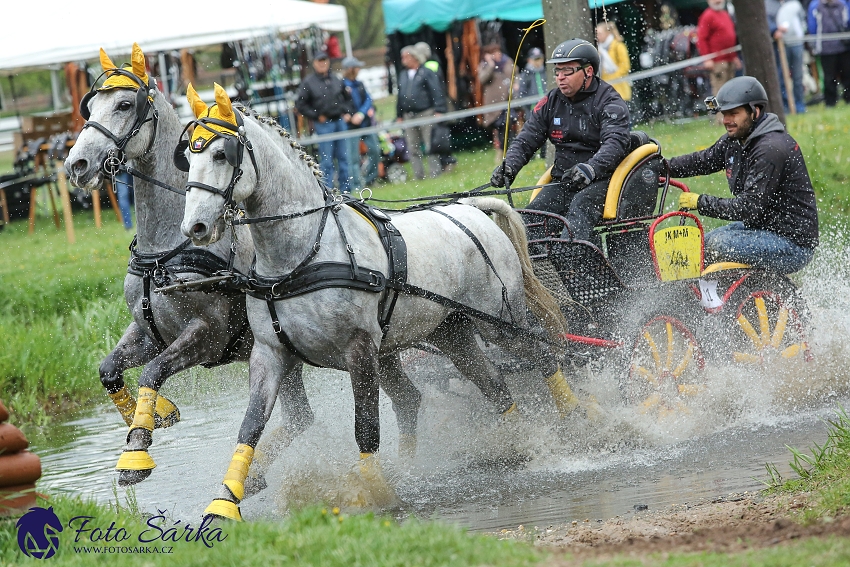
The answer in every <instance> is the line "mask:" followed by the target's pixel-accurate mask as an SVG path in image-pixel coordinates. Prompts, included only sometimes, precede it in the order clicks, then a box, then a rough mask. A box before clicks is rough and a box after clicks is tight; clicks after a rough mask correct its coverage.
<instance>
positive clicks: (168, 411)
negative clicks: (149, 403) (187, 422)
mask: <svg viewBox="0 0 850 567" xmlns="http://www.w3.org/2000/svg"><path fill="white" fill-rule="evenodd" d="M178 421H180V410H179V409H177V406H176V405H175V404H174V402H172V401H171V400H169V399H168V398H166V397H165V396H163V395H162V394H159V395H158V396H157V397H156V407H155V408H154V413H153V427H154V429H165V428H166V427H171V426H172V425H174V424H175V423H177V422H178Z"/></svg>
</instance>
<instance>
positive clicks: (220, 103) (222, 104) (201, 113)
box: [186, 83, 238, 154]
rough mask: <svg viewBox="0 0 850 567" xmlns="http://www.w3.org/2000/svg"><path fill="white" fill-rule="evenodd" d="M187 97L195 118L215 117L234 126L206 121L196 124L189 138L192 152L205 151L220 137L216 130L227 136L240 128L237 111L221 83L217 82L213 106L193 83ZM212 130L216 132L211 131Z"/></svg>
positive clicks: (187, 90) (188, 89)
mask: <svg viewBox="0 0 850 567" xmlns="http://www.w3.org/2000/svg"><path fill="white" fill-rule="evenodd" d="M186 98H187V99H188V101H189V105H190V106H191V107H192V112H193V113H194V114H195V118H197V119H201V118H214V119H216V120H221V121H222V122H226V123H228V124H232V125H233V128H228V127H226V126H221V125H219V124H214V123H211V122H206V123H204V125H203V126H196V127H195V130H194V131H193V132H192V136H191V137H190V138H189V151H190V152H193V153H196V154H197V153H200V152H202V151H204V149H205V148H206V147H207V145H208V144H209V143H210V142H212V141H213V140H214V139H216V138H217V137H218V135H217V134H216V133H215V132H220V133H221V134H224V135H227V136H233V135H234V132H236V129H237V128H238V126H237V124H236V114H235V112H236V111H235V110H234V109H233V105H232V104H231V102H230V97H229V96H228V95H227V92H226V91H225V90H224V88H223V87H222V86H221V85H219V84H218V83H215V100H216V103H215V104H214V105H212V106H207V105H206V104H205V103H204V101H202V100H201V98H200V97H199V96H198V93H197V92H196V91H195V89H194V88H192V86H191V85H189V87H188V88H187V89H186ZM211 130H213V131H214V132H211Z"/></svg>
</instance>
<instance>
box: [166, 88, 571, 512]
mask: <svg viewBox="0 0 850 567" xmlns="http://www.w3.org/2000/svg"><path fill="white" fill-rule="evenodd" d="M215 96H216V104H214V105H213V106H212V107H207V105H206V103H204V102H203V101H202V100H201V99H200V97H198V96H197V93H195V91H194V89H192V88H191V85H190V87H189V89H188V98H189V102H190V105H191V106H192V109H193V111H194V114H195V116H196V117H197V120H196V121H195V129H194V131H193V133H192V135H191V137H190V139H189V140H187V141H186V142H182V145H181V146H179V147H178V150H183V151H182V152H181V151H178V152H175V161H176V162H178V165H179V166H180V167H183V168H185V169H188V170H189V182H188V184H187V187H188V189H189V191H188V192H187V196H186V214H185V217H184V219H183V224H182V230H183V234H185V235H186V236H189V237H191V238H192V239H193V241H194V242H195V243H197V244H200V245H214V244H215V243H216V242H217V241H218V240H219V239H220V238H221V237H222V235H223V234H224V233H225V228H226V224H227V221H228V220H229V221H230V222H231V223H236V224H239V223H240V222H247V223H250V228H251V233H252V235H253V238H254V243H255V246H256V263H255V266H254V267H253V268H252V273H251V274H250V285H249V288H248V294H249V297H248V304H247V307H248V319H249V321H250V323H251V328H252V329H253V331H254V337H255V343H254V348H253V350H252V352H251V357H250V361H249V368H250V400H249V404H248V409H247V411H246V414H245V418H244V420H243V422H242V426H241V429H240V431H239V436H238V444H237V447H236V451H235V454H234V456H233V460H232V461H231V463H230V466H229V467H228V471H227V474H226V475H225V477H224V481H223V483H222V484H223V487H222V488H221V492H220V495H219V497H218V498H216V499H214V500H213V502H212V503H211V504H210V506H209V507H208V508H207V509H206V512H205V513H208V514H213V515H216V516H220V517H225V518H232V519H241V513H240V511H239V507H238V504H239V502H240V500H241V498H242V494H243V492H244V486H243V483H244V480H245V475H246V474H247V469H248V466H249V465H250V463H251V460H252V457H253V450H254V449H253V448H254V446H255V445H256V442H257V440H258V439H259V437H260V435H261V434H262V431H263V428H264V426H265V423H266V421H267V420H268V418H269V415H270V414H271V411H272V409H273V407H274V403H275V399H274V396H273V395H272V393H273V392H276V391H277V389H278V387H279V383H280V380H281V378H282V377H283V376H285V375H286V374H287V373H288V372H289V371H290V369H291V368H292V367H293V366H294V365H295V364H297V362H298V360H299V359H301V360H307V361H310V362H312V363H314V364H316V365H321V366H327V367H332V368H337V369H342V370H347V371H348V372H349V374H350V376H351V383H352V387H353V390H354V410H355V420H354V433H355V439H356V441H357V444H358V447H359V449H360V456H361V461H360V470H361V475H362V478H363V480H364V481H365V482H366V483H367V484H369V485H371V487H372V488H370V489H369V490H371V491H372V494H373V495H374V494H378V495H391V494H392V490H391V489H390V488H389V486H388V485H387V483H386V481H385V479H384V478H383V474H382V472H381V467H380V464H379V461H378V458H377V455H376V453H377V451H378V448H379V444H380V431H379V419H378V395H377V394H378V386H379V384H380V385H381V386H383V387H384V388H385V390H386V391H387V392H388V394H390V396H391V397H393V396H394V395H395V396H397V397H399V398H400V399H402V400H403V399H404V398H406V397H408V396H410V395H412V393H413V392H414V391H415V390H412V389H411V385H410V382H409V380H408V379H407V377H406V376H405V374H404V372H403V371H402V368H401V365H400V364H399V358H398V353H399V351H400V350H401V349H404V348H408V347H410V346H411V345H415V344H417V343H418V342H420V341H426V342H428V343H431V344H434V345H436V346H437V347H438V348H440V349H441V350H442V351H443V352H444V353H445V354H446V355H447V356H448V357H449V358H450V359H451V360H452V362H453V363H454V364H455V365H456V366H457V367H458V368H459V370H461V372H463V373H464V374H465V375H466V376H467V377H469V378H470V379H472V380H473V381H475V383H476V384H477V385H479V387H480V388H481V389H482V392H483V393H484V394H485V395H486V396H487V397H488V398H490V399H491V401H492V402H493V403H494V404H495V405H496V407H497V408H498V409H500V410H502V411H503V412H504V413H506V414H510V413H512V412H514V411H515V407H516V406H515V404H513V401H512V400H511V398H510V394H509V393H508V392H507V389H506V388H505V386H504V382H503V381H502V379H501V377H500V376H499V375H498V372H497V371H496V369H495V368H494V367H493V365H492V364H491V363H490V362H489V361H488V360H487V358H486V357H485V356H484V354H483V353H482V352H481V350H480V347H479V346H478V343H477V342H476V338H475V332H476V331H477V332H479V333H480V334H481V335H482V336H483V337H484V338H485V339H486V340H489V341H491V342H493V343H495V344H497V345H500V346H501V347H503V348H505V349H506V350H508V351H509V352H512V353H514V354H516V355H519V356H521V357H522V358H525V359H527V360H531V361H534V362H535V363H536V364H537V366H538V368H539V369H540V370H541V372H542V373H543V375H544V376H548V378H547V383H548V384H549V386H550V388H551V389H552V393H553V395H554V397H555V401H556V403H557V404H558V407H559V409H562V410H564V411H569V410H571V409H572V408H574V407H575V406H577V405H578V401H577V399H576V397H575V395H574V394H573V393H572V392H571V391H570V389H569V387H568V386H567V384H566V381H565V380H564V377H563V374H562V372H561V370H560V368H559V366H558V364H557V361H556V359H555V357H554V356H553V354H552V352H551V351H550V349H549V347H548V345H547V344H546V342H544V341H541V340H540V339H541V338H543V337H541V335H540V334H534V333H532V332H531V331H530V330H529V323H528V320H527V312H526V299H525V295H526V294H529V295H531V296H534V297H535V298H537V300H538V301H535V302H534V303H530V304H529V305H530V306H532V307H534V306H536V307H540V306H542V305H545V306H546V307H547V309H538V313H537V315H538V317H541V318H542V319H543V322H544V323H547V322H548V323H549V324H550V326H551V327H553V328H554V329H553V330H555V329H557V330H558V331H561V332H562V331H563V319H562V318H561V317H560V311H559V310H558V307H557V305H556V304H555V303H554V300H551V296H548V298H549V301H543V300H541V297H542V296H547V295H548V294H547V293H546V291H545V288H543V286H542V285H540V282H539V281H537V280H536V278H534V276H533V272H531V270H530V262H529V261H528V253H527V249H526V246H527V244H526V241H525V232H524V228H523V226H522V221H521V219H520V217H519V215H518V214H517V213H516V212H515V211H514V210H513V209H511V208H510V207H509V206H508V205H507V203H505V202H504V201H501V200H498V199H489V200H488V199H483V200H476V199H471V200H469V205H473V206H469V205H464V204H451V205H448V206H439V207H434V208H433V209H429V210H424V211H418V212H410V213H406V214H399V215H394V216H392V217H386V216H382V215H381V214H380V211H374V210H372V211H369V210H368V209H366V208H364V207H362V206H358V205H357V204H356V203H355V202H345V201H343V200H340V199H339V198H337V197H334V196H333V195H331V194H330V193H329V192H328V191H327V190H326V189H324V188H323V187H322V185H321V184H320V182H319V181H318V180H317V177H321V174H320V173H319V172H318V170H317V168H316V167H315V166H311V164H312V160H311V159H310V158H308V157H307V156H306V155H305V154H304V153H303V152H302V151H301V150H300V149H299V148H298V146H297V144H296V143H295V142H294V141H292V140H291V139H290V137H289V135H288V134H287V133H286V131H285V130H283V129H282V128H280V127H279V126H278V125H277V124H276V123H274V121H272V120H269V119H265V118H263V117H259V116H257V115H256V113H253V112H251V111H250V110H248V109H244V108H241V107H240V108H237V109H234V108H233V107H232V105H231V102H230V99H229V97H228V96H227V94H226V93H225V91H224V89H223V88H221V87H220V86H219V85H216V91H215ZM246 154H247V156H246ZM243 158H244V159H243ZM236 202H240V203H243V204H244V207H245V213H246V214H247V217H248V218H247V219H241V218H239V217H240V212H239V211H238V209H236V208H235V207H234V204H235V203H236ZM477 207H480V208H481V209H489V210H490V211H492V212H494V213H495V214H496V215H497V216H500V217H502V218H503V219H504V220H507V221H508V223H509V224H510V226H511V231H510V232H511V234H513V236H514V238H515V240H514V241H513V242H512V240H511V239H510V238H509V236H507V235H506V232H505V231H503V230H500V229H499V227H498V226H497V225H496V224H495V223H494V222H493V221H492V220H491V219H490V218H489V217H488V216H487V215H486V214H485V213H484V212H482V211H481V210H479V208H477ZM370 215H371V218H370ZM399 234H400V235H401V236H402V237H403V244H402V243H400V242H399V239H398V237H397V236H398V235H399ZM382 240H384V241H386V240H390V241H393V242H395V244H390V245H388V246H386V247H385V245H384V242H382ZM390 256H391V257H390ZM402 256H404V257H406V261H401V260H400V258H401V257H402ZM400 272H404V276H403V277H401V276H400ZM524 281H525V284H526V285H524ZM467 306H468V307H467ZM390 313H391V318H390ZM555 322H559V323H561V326H557V325H556V323H555ZM554 334H555V333H554V332H551V333H550V335H554ZM547 339H548V337H547ZM547 342H548V341H547ZM393 403H394V405H397V403H398V400H397V399H393ZM402 417H405V419H410V420H414V423H415V415H412V416H401V415H400V416H399V428H400V431H401V432H402V434H404V433H405V427H409V426H410V423H406V424H405V422H404V421H403V419H402ZM379 500H380V498H376V502H375V503H377V504H381V502H380V501H379Z"/></svg>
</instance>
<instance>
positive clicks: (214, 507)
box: [204, 498, 242, 522]
mask: <svg viewBox="0 0 850 567" xmlns="http://www.w3.org/2000/svg"><path fill="white" fill-rule="evenodd" d="M207 516H213V517H215V518H224V519H226V520H233V521H235V522H241V521H242V513H241V512H240V511H239V506H238V505H237V504H236V503H234V502H231V501H230V500H225V499H223V498H216V499H215V500H213V501H212V503H211V504H210V505H209V506H207V509H206V510H204V517H205V518H206V517H207Z"/></svg>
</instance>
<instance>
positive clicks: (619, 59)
mask: <svg viewBox="0 0 850 567" xmlns="http://www.w3.org/2000/svg"><path fill="white" fill-rule="evenodd" d="M596 41H597V42H598V43H599V58H600V61H601V69H600V71H601V73H600V75H601V77H602V80H603V81H605V82H607V83H610V82H611V79H618V78H620V77H625V76H627V75H628V74H629V71H631V70H632V64H631V62H630V61H629V52H628V50H627V49H626V44H625V43H624V42H623V36H621V35H620V31H619V30H618V29H617V25H616V24H615V23H614V22H600V23H599V24H598V25H597V26H596ZM611 86H612V87H614V90H615V91H617V92H618V93H620V96H621V97H623V100H625V101H626V102H628V101H630V100H632V85H631V83H629V81H621V82H619V83H616V84H614V85H611Z"/></svg>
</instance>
